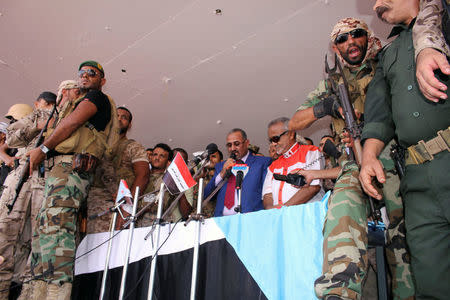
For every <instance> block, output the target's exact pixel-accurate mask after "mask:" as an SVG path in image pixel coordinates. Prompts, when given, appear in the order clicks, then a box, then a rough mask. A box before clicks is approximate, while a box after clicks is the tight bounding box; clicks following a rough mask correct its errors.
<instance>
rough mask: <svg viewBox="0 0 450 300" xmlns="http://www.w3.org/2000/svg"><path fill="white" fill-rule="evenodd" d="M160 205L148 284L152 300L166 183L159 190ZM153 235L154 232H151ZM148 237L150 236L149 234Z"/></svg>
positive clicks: (148, 296)
mask: <svg viewBox="0 0 450 300" xmlns="http://www.w3.org/2000/svg"><path fill="white" fill-rule="evenodd" d="M158 201H159V203H158V213H157V215H156V220H155V221H156V225H155V226H156V227H157V230H156V247H154V250H155V253H154V254H153V259H152V260H151V261H150V263H151V264H152V266H151V269H150V280H149V284H148V295H147V299H148V300H151V299H152V298H153V286H154V283H155V271H156V260H157V258H158V248H159V234H160V232H161V214H162V208H163V202H164V183H161V188H160V189H159V200H158ZM150 233H153V229H152V231H150V232H149V234H150ZM147 235H148V234H147Z"/></svg>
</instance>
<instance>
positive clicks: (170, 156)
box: [153, 143, 173, 160]
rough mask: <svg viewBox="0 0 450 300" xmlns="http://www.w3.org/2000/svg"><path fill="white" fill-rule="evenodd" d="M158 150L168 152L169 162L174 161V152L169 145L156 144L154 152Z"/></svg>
mask: <svg viewBox="0 0 450 300" xmlns="http://www.w3.org/2000/svg"><path fill="white" fill-rule="evenodd" d="M156 148H161V149H163V150H164V151H166V152H168V153H169V160H172V159H173V151H172V149H171V148H170V147H169V145H167V144H164V143H159V144H156V146H155V147H153V150H155V149H156Z"/></svg>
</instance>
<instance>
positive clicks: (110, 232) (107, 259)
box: [100, 208, 119, 300]
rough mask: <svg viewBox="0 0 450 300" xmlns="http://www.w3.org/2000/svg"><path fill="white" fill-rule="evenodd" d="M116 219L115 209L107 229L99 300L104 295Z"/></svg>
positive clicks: (101, 299)
mask: <svg viewBox="0 0 450 300" xmlns="http://www.w3.org/2000/svg"><path fill="white" fill-rule="evenodd" d="M117 209H119V208H117ZM116 220H117V210H116V211H114V214H113V216H112V224H111V228H110V229H109V240H108V250H107V252H106V260H105V268H104V269H103V277H102V287H101V289H100V300H103V297H104V296H105V287H106V278H107V277H108V270H109V259H110V257H111V248H112V238H113V235H114V228H115V227H116Z"/></svg>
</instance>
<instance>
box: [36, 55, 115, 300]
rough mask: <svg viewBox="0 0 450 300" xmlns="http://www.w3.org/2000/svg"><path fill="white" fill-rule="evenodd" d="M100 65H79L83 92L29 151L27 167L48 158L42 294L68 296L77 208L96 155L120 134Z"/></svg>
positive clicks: (43, 210) (42, 232)
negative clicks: (104, 87)
mask: <svg viewBox="0 0 450 300" xmlns="http://www.w3.org/2000/svg"><path fill="white" fill-rule="evenodd" d="M104 76H105V73H104V70H103V67H102V66H101V65H100V64H99V63H97V62H95V61H85V62H83V63H81V64H80V66H79V68H78V84H79V87H80V89H81V91H82V96H80V97H79V98H78V99H77V100H75V101H73V102H70V101H68V102H66V103H64V104H63V108H62V109H61V110H60V111H59V113H58V116H57V118H56V120H55V121H54V123H53V125H52V126H51V128H49V130H48V136H47V137H46V139H45V140H44V142H43V143H42V144H41V146H39V147H38V148H35V149H33V150H31V151H29V152H28V153H27V156H29V158H30V170H33V169H35V168H36V167H37V166H38V165H39V163H40V162H42V161H43V160H44V159H45V157H46V156H47V159H48V160H49V164H50V163H51V168H50V171H49V172H48V173H47V177H46V181H45V196H44V197H45V200H44V201H43V204H42V208H41V211H40V212H39V215H38V223H39V226H38V229H37V234H38V236H39V237H38V241H39V246H40V249H39V251H36V252H34V249H33V250H32V251H33V260H35V262H34V265H37V264H39V263H41V264H42V269H43V279H44V280H45V282H46V287H47V289H46V291H45V292H44V291H43V292H44V293H46V299H70V295H71V290H72V281H73V265H74V259H75V234H76V228H77V218H78V211H79V208H80V206H81V205H83V204H84V203H85V201H86V198H87V195H88V191H89V185H90V183H91V182H92V177H93V173H94V171H95V167H96V165H97V163H98V160H99V159H102V158H103V155H104V154H111V153H112V151H113V149H111V148H110V147H109V145H108V143H107V142H109V138H110V137H112V136H115V134H118V128H114V127H112V124H116V123H117V122H114V121H113V120H114V119H115V118H117V115H116V112H115V105H114V103H113V101H112V100H111V99H110V98H109V97H108V96H107V95H105V94H104V93H103V92H102V91H101V90H102V86H103V85H104V84H105V82H106V79H105V78H104Z"/></svg>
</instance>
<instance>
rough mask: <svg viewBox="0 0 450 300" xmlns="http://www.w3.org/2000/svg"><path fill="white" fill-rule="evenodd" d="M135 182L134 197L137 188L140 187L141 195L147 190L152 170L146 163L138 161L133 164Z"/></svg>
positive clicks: (132, 188)
mask: <svg viewBox="0 0 450 300" xmlns="http://www.w3.org/2000/svg"><path fill="white" fill-rule="evenodd" d="M133 172H134V176H135V178H134V182H133V185H132V186H131V194H132V195H134V193H135V190H136V187H137V186H138V187H139V193H140V194H142V193H143V192H144V191H145V189H146V188H147V184H148V180H149V177H150V170H149V168H148V163H147V162H146V161H137V162H134V163H133Z"/></svg>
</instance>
